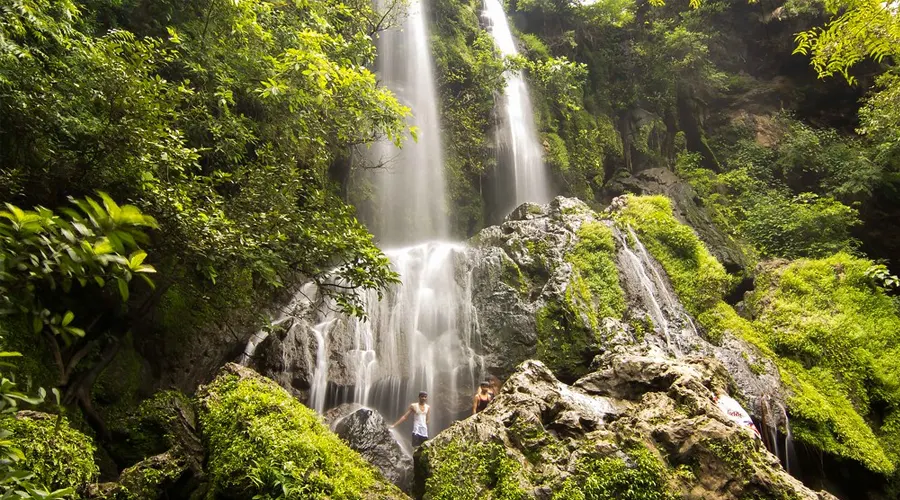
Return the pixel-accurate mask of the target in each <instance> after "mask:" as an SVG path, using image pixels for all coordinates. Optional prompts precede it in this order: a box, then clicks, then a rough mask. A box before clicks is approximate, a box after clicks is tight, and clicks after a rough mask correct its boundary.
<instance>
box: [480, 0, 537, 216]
mask: <svg viewBox="0 0 900 500" xmlns="http://www.w3.org/2000/svg"><path fill="white" fill-rule="evenodd" d="M482 18H483V19H484V20H485V24H487V29H488V32H489V33H490V34H491V36H492V37H493V38H494V42H495V43H496V44H497V48H499V49H500V53H501V55H503V56H515V55H518V53H519V52H518V50H517V49H516V42H515V39H513V36H512V32H511V31H510V29H509V21H508V20H507V18H506V12H505V11H504V10H503V5H502V4H501V3H500V0H484V11H483V12H482ZM506 77H507V79H506V87H505V88H504V90H503V96H504V103H503V112H502V113H501V116H500V118H501V123H500V127H499V129H498V131H497V143H498V146H499V151H500V165H501V167H504V166H505V167H506V172H505V173H506V174H507V175H506V176H504V178H503V181H505V182H501V187H502V188H504V189H505V188H506V187H507V185H510V184H511V185H512V186H514V188H515V189H514V192H513V195H512V196H511V197H510V200H509V201H507V202H506V206H505V207H503V208H504V209H503V213H504V214H506V213H509V212H511V211H512V210H513V209H514V208H516V207H517V206H519V205H520V204H522V203H524V202H526V201H530V202H534V203H547V202H549V201H550V199H551V193H550V186H549V183H548V178H547V171H546V168H545V167H544V161H543V147H542V146H541V143H540V141H539V140H538V133H537V128H536V127H535V124H534V110H533V108H532V106H531V97H530V96H529V93H528V85H527V83H526V81H525V75H523V74H522V72H521V71H514V72H511V73H509V74H507V75H506Z"/></svg>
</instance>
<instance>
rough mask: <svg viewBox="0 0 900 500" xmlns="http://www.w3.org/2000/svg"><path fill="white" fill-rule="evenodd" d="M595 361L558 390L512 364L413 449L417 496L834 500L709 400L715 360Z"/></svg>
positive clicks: (535, 366)
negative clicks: (487, 399) (491, 394)
mask: <svg viewBox="0 0 900 500" xmlns="http://www.w3.org/2000/svg"><path fill="white" fill-rule="evenodd" d="M595 367H596V368H597V370H596V371H594V372H592V373H590V374H588V375H587V376H585V377H583V378H582V379H580V380H578V381H577V382H576V383H575V384H574V385H573V386H567V385H566V384H563V383H562V382H560V381H559V380H557V379H556V378H555V377H554V376H553V374H552V373H551V372H550V371H549V370H548V369H547V368H546V367H545V366H544V365H543V364H542V363H540V362H538V361H527V362H525V363H523V364H522V365H520V366H519V367H518V368H517V369H516V371H515V372H514V373H513V374H512V375H511V376H510V378H509V380H507V382H506V383H505V384H504V386H503V389H502V391H501V393H500V395H499V396H498V397H497V398H495V399H494V401H493V402H492V403H491V404H490V405H488V407H487V409H486V410H484V411H483V412H481V413H479V414H478V415H476V416H473V417H471V418H468V419H466V420H464V421H461V422H458V423H456V424H454V425H453V427H451V428H449V429H447V430H446V431H444V432H442V433H441V434H440V435H439V436H437V437H436V438H434V439H432V440H431V441H428V442H426V443H425V445H423V446H422V447H420V448H419V449H418V450H417V452H416V455H415V457H416V470H417V476H416V493H417V495H422V494H425V495H432V496H434V495H439V494H440V493H442V492H445V491H448V489H449V488H451V487H452V481H454V480H457V479H461V478H463V477H467V478H468V479H469V484H468V487H469V488H470V489H471V490H472V491H470V492H469V491H467V492H466V493H467V494H471V495H467V496H471V497H472V498H478V497H486V496H487V491H488V490H494V491H497V490H499V489H502V490H503V491H504V492H506V493H520V494H523V495H525V496H526V497H529V498H542V499H544V498H546V499H549V498H566V492H567V491H571V489H577V490H585V489H589V488H592V487H593V488H598V486H597V485H602V488H603V492H604V493H605V494H606V495H610V494H612V495H613V496H614V497H616V498H698V499H699V498H722V499H738V498H749V497H754V498H803V499H810V500H812V499H832V498H834V497H832V496H831V495H829V494H827V493H815V492H813V491H811V490H809V489H807V488H806V487H804V486H803V485H802V484H801V483H800V482H799V481H797V480H796V479H794V478H792V477H791V476H790V475H788V474H787V473H786V472H784V470H782V469H781V467H780V466H779V464H778V460H777V459H776V458H775V457H774V456H772V455H771V454H769V453H768V452H767V451H765V449H764V448H762V447H761V446H760V445H759V444H758V442H757V441H756V438H754V436H753V434H752V432H750V431H748V430H747V429H744V428H741V427H739V426H738V425H736V424H735V423H734V422H732V421H731V420H730V419H729V418H728V417H727V416H726V415H725V414H723V413H722V412H721V411H720V410H719V409H718V408H717V406H716V404H715V402H714V396H715V394H717V393H718V392H719V391H721V390H723V388H724V387H725V385H726V383H727V382H726V381H727V377H728V375H727V372H726V370H725V367H724V366H723V365H722V364H720V363H718V362H716V361H714V360H710V359H708V358H698V357H689V358H683V359H672V358H671V357H669V356H668V355H667V354H666V353H665V352H663V351H662V350H660V349H658V348H656V347H645V348H635V347H633V348H630V349H627V350H626V351H623V352H618V353H607V354H605V355H603V356H600V357H598V358H597V360H596V361H595ZM491 447H494V448H491ZM484 450H493V451H491V453H493V454H489V453H486V452H485V451H484ZM486 459H490V460H486ZM494 463H500V464H503V465H502V466H500V467H494V468H491V467H492V465H491V464H494ZM485 470H487V471H488V472H487V473H485V472H484V471H485Z"/></svg>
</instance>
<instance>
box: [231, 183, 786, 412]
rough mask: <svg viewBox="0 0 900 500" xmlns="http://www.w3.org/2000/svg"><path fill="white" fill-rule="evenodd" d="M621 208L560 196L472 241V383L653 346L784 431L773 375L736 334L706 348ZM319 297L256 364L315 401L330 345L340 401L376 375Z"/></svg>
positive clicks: (280, 329)
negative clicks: (533, 362) (715, 378)
mask: <svg viewBox="0 0 900 500" xmlns="http://www.w3.org/2000/svg"><path fill="white" fill-rule="evenodd" d="M623 203H625V201H624V199H619V200H617V201H616V202H615V203H614V204H613V205H612V206H611V208H610V209H608V210H607V211H606V212H604V213H597V212H594V211H592V210H590V209H589V208H588V207H587V205H585V204H584V203H582V202H580V201H578V200H576V199H569V198H562V197H560V198H557V199H555V200H553V201H552V202H551V203H549V204H548V205H544V206H540V205H535V204H528V203H526V204H523V205H522V206H520V207H518V208H517V209H516V210H515V211H513V213H512V214H510V215H509V217H507V219H506V220H505V221H504V222H503V223H502V224H500V225H497V226H491V227H488V228H485V229H484V230H482V231H481V232H480V233H478V234H477V235H476V236H475V237H473V238H472V239H471V240H470V241H469V244H468V248H467V250H466V251H465V253H464V254H460V257H459V258H456V259H454V260H453V261H452V265H453V266H454V270H453V275H454V276H456V277H457V278H456V279H457V280H459V281H460V282H463V281H465V280H471V282H470V283H467V284H466V288H467V289H469V290H471V297H470V298H469V300H470V301H471V305H472V308H473V309H474V311H475V315H474V316H473V317H474V324H473V325H471V326H470V328H471V330H472V331H473V332H474V338H475V340H474V341H473V343H472V344H473V349H474V351H475V354H476V356H477V357H478V362H479V373H477V374H475V377H474V379H480V378H484V377H485V376H487V375H489V374H490V375H496V376H498V377H500V378H501V379H502V378H505V377H506V376H508V375H509V374H510V373H512V371H513V370H514V368H515V367H516V366H517V365H518V364H519V363H521V362H522V361H524V360H527V359H535V358H536V359H540V360H542V361H543V362H545V363H546V364H547V366H548V367H550V368H551V370H553V372H554V373H556V374H557V376H559V377H560V378H561V379H562V380H564V381H567V382H572V381H574V380H576V379H577V378H579V377H581V376H583V375H584V374H586V373H587V371H588V368H589V366H590V364H591V361H592V360H593V358H594V356H596V355H598V354H601V353H604V352H607V351H611V350H613V351H614V350H616V348H617V346H623V345H625V346H628V345H643V346H653V347H655V348H658V349H660V350H661V351H662V352H666V353H668V354H669V355H671V356H676V357H677V356H685V355H695V356H710V357H714V358H716V359H719V360H720V361H721V362H722V363H723V364H724V365H725V366H726V367H727V369H728V371H729V373H730V374H731V375H732V377H733V380H734V382H735V391H736V392H737V393H738V394H740V396H741V397H743V398H745V400H746V401H747V402H748V405H749V408H750V411H751V412H752V413H753V414H754V415H757V416H760V415H763V414H766V417H767V419H768V422H767V423H769V424H771V425H772V426H776V425H777V424H779V423H780V421H781V419H782V418H783V417H782V416H781V414H780V413H779V412H769V411H767V409H768V408H773V407H774V408H778V407H781V406H783V405H784V403H783V400H784V396H783V394H782V391H781V389H780V387H781V383H780V379H779V377H778V373H777V370H776V369H775V366H774V365H773V364H772V363H771V362H769V361H767V359H766V358H765V357H764V356H762V355H760V353H759V352H758V351H757V349H756V348H754V347H753V346H751V345H749V344H748V343H746V342H745V341H744V340H742V339H740V338H738V337H736V336H733V335H731V334H729V333H725V335H724V336H723V338H721V339H717V342H716V345H714V344H712V343H710V342H708V341H707V339H706V338H705V336H704V334H703V332H702V331H701V330H700V329H699V328H698V326H697V323H696V321H695V319H694V318H692V317H691V316H690V315H689V314H688V313H687V312H686V310H685V307H684V306H683V305H682V304H681V303H680V302H679V300H678V299H677V296H676V294H675V292H674V290H673V289H672V285H671V284H670V282H669V280H668V279H667V276H666V273H665V272H664V271H663V269H662V267H661V266H660V265H659V264H658V263H657V262H656V261H655V260H654V259H653V258H652V257H651V256H650V255H649V253H648V252H647V250H646V249H645V248H644V247H643V245H642V244H641V242H640V240H639V239H638V237H637V234H635V233H634V232H632V231H630V230H629V229H628V228H627V227H625V226H623V225H622V224H617V223H615V222H614V220H613V219H614V218H615V212H616V209H617V207H620V206H621V204H623ZM314 292H315V291H314V290H313V289H309V288H308V287H306V288H305V291H304V293H303V294H298V296H297V297H296V298H295V300H294V302H293V303H292V304H291V305H290V307H289V308H288V309H286V313H285V316H283V317H282V318H280V319H279V320H278V321H277V322H276V323H277V325H276V327H275V328H274V329H273V332H272V333H271V334H267V335H265V336H264V338H263V339H262V341H261V342H259V344H258V347H256V348H255V352H253V353H252V356H249V357H248V358H247V359H248V363H249V364H250V366H252V367H254V368H256V369H258V370H259V371H260V372H261V373H262V374H264V375H266V376H269V377H271V378H273V379H275V380H277V381H278V382H279V383H280V384H281V385H282V386H283V387H285V388H288V389H289V390H291V391H292V392H293V393H294V394H295V395H296V396H298V397H300V398H301V399H304V400H306V401H308V396H309V389H310V386H311V384H312V383H313V379H314V376H315V369H316V367H317V362H318V361H319V359H318V357H319V355H320V346H319V339H322V340H323V341H324V342H325V343H326V345H325V346H324V349H323V350H322V351H321V352H323V353H324V354H325V356H326V357H327V363H322V364H320V366H327V372H328V373H327V380H328V391H329V394H331V395H332V396H329V398H331V399H329V401H332V400H333V395H335V394H340V393H344V394H352V392H353V389H354V383H356V381H358V380H360V378H361V377H362V374H361V370H365V369H368V368H366V365H363V364H359V363H357V362H356V361H355V358H353V356H354V355H355V352H356V351H354V347H353V346H352V345H350V344H349V342H350V335H349V333H348V332H349V331H350V330H351V329H352V320H349V319H346V318H337V319H334V320H333V321H332V320H331V319H329V320H328V321H327V322H326V321H324V320H323V319H322V317H321V314H322V310H323V305H322V304H320V303H318V302H317V297H316V295H315V293H314ZM325 323H327V327H326V330H324V332H325V333H324V335H323V334H322V324H325ZM316 328H319V330H320V331H318V332H317V331H315V329H316ZM250 350H251V351H252V350H253V349H250ZM245 351H247V350H245ZM471 384H472V381H466V383H458V384H456V385H455V386H454V387H446V388H442V391H444V392H445V394H442V397H443V399H444V400H445V401H450V403H449V406H447V407H444V408H441V411H443V412H448V413H450V414H454V415H465V414H466V412H467V411H468V410H469V409H470V405H471V395H472V394H473V393H474V390H475V387H474V386H472V385H471ZM454 390H455V391H456V392H454V393H453V394H449V393H450V392H452V391H454ZM770 414H771V416H770Z"/></svg>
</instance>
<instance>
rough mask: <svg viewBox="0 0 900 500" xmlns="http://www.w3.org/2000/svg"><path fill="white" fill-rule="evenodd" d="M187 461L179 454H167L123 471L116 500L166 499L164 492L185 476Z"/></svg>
mask: <svg viewBox="0 0 900 500" xmlns="http://www.w3.org/2000/svg"><path fill="white" fill-rule="evenodd" d="M186 468H187V461H186V460H185V458H184V456H182V455H179V454H172V453H165V454H162V455H158V456H155V457H152V458H150V459H149V460H145V461H143V462H140V463H138V464H137V465H135V466H134V467H129V468H128V469H125V470H124V471H122V474H121V476H120V478H119V489H118V491H116V492H115V496H114V498H115V499H116V500H146V499H149V498H166V497H165V496H164V495H165V493H164V491H165V488H166V486H170V485H172V484H173V483H175V482H176V481H178V479H179V478H180V477H181V476H182V474H184V471H185V469H186Z"/></svg>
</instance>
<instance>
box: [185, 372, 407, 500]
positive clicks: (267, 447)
mask: <svg viewBox="0 0 900 500" xmlns="http://www.w3.org/2000/svg"><path fill="white" fill-rule="evenodd" d="M197 396H198V401H199V417H200V423H201V428H202V435H203V441H204V444H205V447H206V450H207V470H208V477H209V490H210V492H209V494H210V495H211V496H214V497H215V498H223V499H243V498H260V499H267V498H285V497H287V498H334V499H339V498H342V499H351V498H371V499H375V498H379V499H392V498H405V495H403V493H401V492H400V490H398V489H397V488H396V487H395V486H393V485H392V484H390V483H388V482H387V481H385V480H384V479H383V478H382V477H381V476H380V475H379V474H378V473H377V472H376V471H375V469H373V468H372V466H370V465H369V464H368V463H366V462H365V460H363V459H362V458H361V457H360V456H359V455H358V454H357V453H356V452H354V451H353V450H351V449H350V448H349V447H348V446H347V445H346V444H344V443H343V442H342V441H341V440H340V439H339V438H338V437H337V436H336V435H335V434H333V433H332V432H331V431H329V430H328V428H327V427H325V425H324V424H323V423H322V421H321V418H320V417H319V416H318V415H317V414H316V413H315V412H314V411H312V410H310V409H309V408H307V407H305V406H303V405H302V404H301V403H300V402H298V401H297V400H296V399H294V398H293V397H291V396H290V395H289V394H288V393H287V392H286V391H285V390H284V389H282V388H281V387H279V386H278V385H277V384H276V383H275V382H273V381H271V380H269V379H266V378H264V377H262V376H260V375H259V374H257V373H256V372H254V371H252V370H250V369H248V368H245V367H242V366H239V365H236V364H233V363H229V364H228V365H226V366H225V367H224V368H223V369H222V370H221V372H220V373H219V376H218V377H217V378H216V379H215V380H214V381H213V382H212V383H210V384H209V385H207V386H204V387H201V388H200V390H199V391H198V395H197Z"/></svg>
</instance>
